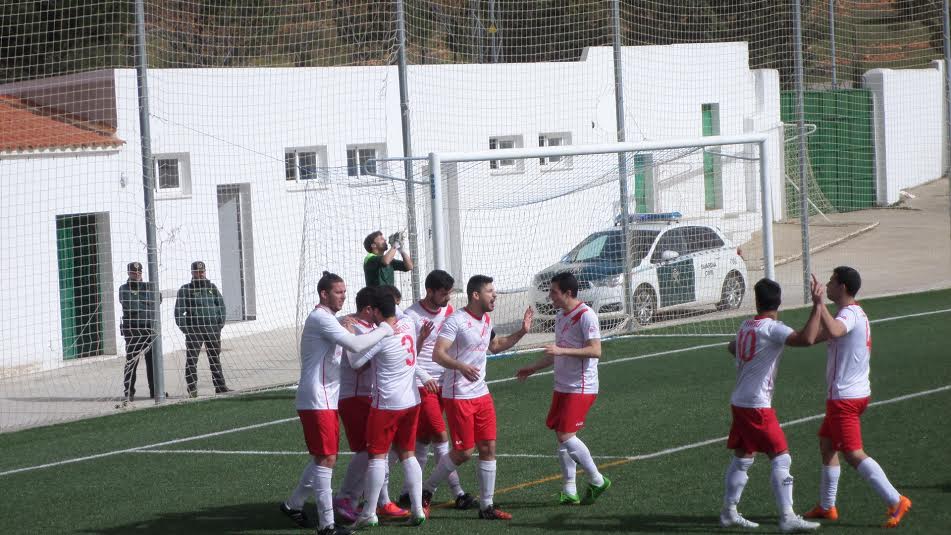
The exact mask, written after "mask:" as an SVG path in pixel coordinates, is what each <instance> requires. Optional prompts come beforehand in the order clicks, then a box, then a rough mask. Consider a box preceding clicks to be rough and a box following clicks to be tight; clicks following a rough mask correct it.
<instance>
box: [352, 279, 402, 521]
mask: <svg viewBox="0 0 951 535" xmlns="http://www.w3.org/2000/svg"><path fill="white" fill-rule="evenodd" d="M377 289H378V287H375V288H374V287H367V288H363V289H361V290H360V291H359V292H357V296H356V305H357V312H356V313H355V314H353V315H352V316H347V318H346V319H345V321H344V323H345V325H348V328H349V329H351V330H353V331H354V332H355V333H357V334H362V333H366V332H369V331H371V330H372V329H373V328H374V326H375V324H374V323H373V322H374V319H375V316H374V311H375V310H376V308H375V307H376V301H377V293H378V292H377ZM338 349H340V348H339V346H338ZM341 350H342V349H341ZM372 387H373V373H372V371H371V370H370V369H369V366H363V367H362V368H357V369H355V368H353V367H352V366H351V365H350V360H349V358H348V356H347V352H346V351H344V352H343V358H341V362H340V401H339V402H338V412H339V414H340V421H341V423H343V429H344V432H345V433H346V435H347V443H348V445H349V447H350V451H352V452H353V454H354V455H353V457H351V458H350V463H349V464H348V465H347V472H346V475H345V476H344V478H343V483H342V484H341V486H340V491H339V492H338V493H337V495H336V497H334V510H335V511H336V513H337V516H338V517H340V518H343V519H345V520H349V521H350V522H353V521H355V520H356V519H357V516H358V514H359V513H358V511H357V503H358V502H359V500H360V498H361V497H362V496H363V491H364V486H365V481H366V473H367V464H368V462H369V458H368V453H367V439H366V429H367V417H368V416H369V414H370V396H371V394H372ZM387 468H388V467H387ZM388 476H389V470H387V477H386V478H385V480H384V483H383V487H382V488H381V489H380V496H379V500H378V502H377V508H376V514H377V516H378V517H381V518H385V519H405V518H408V517H409V516H410V513H409V511H407V510H405V509H402V508H400V507H398V506H397V505H396V504H395V503H393V502H392V501H390V496H389V492H388V489H387V486H388V480H389V477H388Z"/></svg>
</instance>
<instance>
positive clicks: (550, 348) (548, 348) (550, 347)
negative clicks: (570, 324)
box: [545, 344, 561, 357]
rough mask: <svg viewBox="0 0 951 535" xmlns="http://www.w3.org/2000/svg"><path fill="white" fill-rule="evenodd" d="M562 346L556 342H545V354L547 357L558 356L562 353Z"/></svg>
mask: <svg viewBox="0 0 951 535" xmlns="http://www.w3.org/2000/svg"><path fill="white" fill-rule="evenodd" d="M560 350H561V348H559V347H558V346H556V345H555V344H545V356H546V357H557V356H558V355H560V354H561V351H560Z"/></svg>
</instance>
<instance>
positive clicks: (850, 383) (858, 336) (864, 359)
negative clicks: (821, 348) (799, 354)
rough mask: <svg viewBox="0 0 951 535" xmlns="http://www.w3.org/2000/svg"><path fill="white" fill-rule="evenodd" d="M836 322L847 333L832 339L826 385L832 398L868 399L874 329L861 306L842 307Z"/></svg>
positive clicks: (828, 350) (829, 347) (870, 393)
mask: <svg viewBox="0 0 951 535" xmlns="http://www.w3.org/2000/svg"><path fill="white" fill-rule="evenodd" d="M835 319H836V321H839V322H841V323H842V324H844V325H845V328H846V331H847V332H846V334H844V335H842V336H840V337H838V338H831V339H829V344H828V348H827V359H826V384H827V385H828V387H829V390H828V397H829V399H852V398H865V397H868V396H870V395H872V388H871V383H870V381H869V368H870V363H871V356H872V329H871V326H870V325H869V322H868V316H866V315H865V311H864V310H863V309H862V307H861V306H859V305H858V303H853V304H851V305H848V306H845V307H842V309H840V310H839V311H838V312H837V313H836V315H835Z"/></svg>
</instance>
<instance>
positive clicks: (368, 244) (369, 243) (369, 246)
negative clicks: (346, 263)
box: [363, 230, 383, 253]
mask: <svg viewBox="0 0 951 535" xmlns="http://www.w3.org/2000/svg"><path fill="white" fill-rule="evenodd" d="M382 235H383V231H382V230H377V231H376V232H371V233H369V234H367V237H366V238H363V248H364V249H366V250H367V252H368V253H372V252H373V240H375V239H376V238H377V236H382Z"/></svg>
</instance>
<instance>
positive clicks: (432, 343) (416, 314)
mask: <svg viewBox="0 0 951 535" xmlns="http://www.w3.org/2000/svg"><path fill="white" fill-rule="evenodd" d="M452 312H453V310H452V305H448V306H444V307H442V308H440V309H439V310H435V311H433V310H429V309H428V308H426V307H425V306H423V303H422V301H419V302H416V303H414V304H413V305H412V306H410V307H409V308H407V309H406V315H407V316H409V317H411V318H413V320H415V321H416V335H417V336H416V337H417V340H418V339H419V330H420V329H421V328H422V327H423V323H424V322H427V321H428V322H430V323H432V324H433V331H432V332H431V333H430V334H429V336H428V337H426V339H425V340H423V343H422V344H420V346H419V348H418V349H419V351H418V352H417V353H416V359H417V360H416V365H417V366H419V367H420V368H422V369H423V370H425V371H426V373H428V374H429V375H430V377H432V378H433V379H435V380H436V381H439V380H440V378H442V374H443V372H444V371H445V368H443V367H442V366H440V365H439V364H436V363H435V362H433V348H434V347H436V338H437V337H438V336H439V331H440V330H442V326H443V324H444V323H446V320H447V319H449V316H451V315H452ZM416 386H417V387H421V386H423V383H422V382H421V381H420V380H419V379H418V378H417V380H416Z"/></svg>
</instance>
